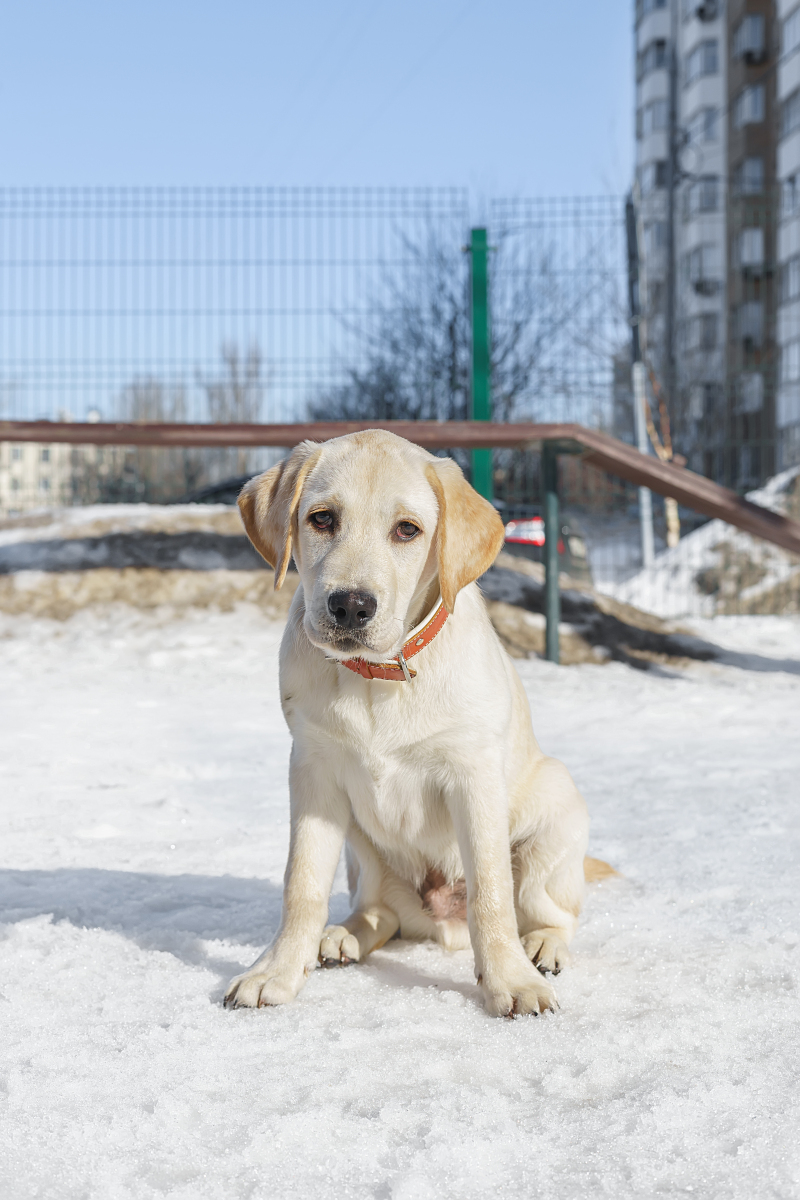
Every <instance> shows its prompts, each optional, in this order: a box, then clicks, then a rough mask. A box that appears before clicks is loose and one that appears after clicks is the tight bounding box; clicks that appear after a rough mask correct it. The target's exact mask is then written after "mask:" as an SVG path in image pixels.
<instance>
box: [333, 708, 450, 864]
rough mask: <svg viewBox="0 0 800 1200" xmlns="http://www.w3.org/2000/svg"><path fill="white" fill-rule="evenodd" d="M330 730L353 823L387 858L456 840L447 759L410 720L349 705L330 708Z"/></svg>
mask: <svg viewBox="0 0 800 1200" xmlns="http://www.w3.org/2000/svg"><path fill="white" fill-rule="evenodd" d="M395 686H398V685H395ZM325 726H326V729H325V732H326V734H327V737H329V738H330V739H331V740H332V741H333V742H335V746H336V753H335V757H336V759H337V760H338V763H339V765H340V771H341V776H342V777H341V783H342V785H343V787H344V790H345V791H346V792H347V795H348V796H349V799H350V803H351V806H352V809H353V815H354V817H355V819H356V821H357V822H358V823H359V825H360V826H361V828H362V829H363V830H364V831H365V832H366V833H368V834H369V836H370V837H371V838H372V839H373V841H375V842H376V843H377V844H378V845H380V846H382V847H383V848H384V849H387V850H390V849H392V848H397V849H400V848H401V847H402V848H404V849H407V850H412V849H415V850H423V849H424V850H426V851H430V850H431V849H432V847H433V846H437V847H438V846H441V845H442V844H443V843H449V842H451V841H452V840H453V837H454V831H453V827H452V823H451V821H450V817H449V814H448V811H447V807H446V805H445V802H444V796H443V790H444V789H443V782H444V775H445V772H446V769H445V764H444V760H443V756H442V754H441V752H440V751H439V750H438V749H437V746H436V739H435V737H432V736H431V735H430V731H429V730H428V729H427V728H426V727H425V726H424V725H419V724H418V722H417V721H416V720H415V716H414V713H413V712H411V713H409V712H404V711H403V710H402V708H399V707H398V706H396V705H391V704H390V705H387V706H386V707H381V706H380V705H372V706H366V705H363V704H359V703H357V702H353V701H352V700H348V698H347V697H345V698H344V699H343V700H342V701H341V702H340V703H338V704H337V703H334V704H332V705H331V706H330V707H329V709H328V711H327V713H326V721H325ZM332 748H333V747H332Z"/></svg>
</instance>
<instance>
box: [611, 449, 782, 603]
mask: <svg viewBox="0 0 800 1200" xmlns="http://www.w3.org/2000/svg"><path fill="white" fill-rule="evenodd" d="M798 484H800V466H798V467H791V468H790V469H789V470H787V471H783V472H782V473H781V474H780V475H776V476H775V477H774V478H773V479H771V480H769V482H768V483H767V484H766V485H765V486H764V487H763V488H761V489H759V490H758V491H756V492H751V493H750V494H749V495H748V499H749V500H752V501H753V502H754V503H756V504H760V505H761V506H762V507H764V508H770V509H772V510H773V511H775V512H785V511H786V510H787V506H791V505H792V502H793V501H794V500H795V499H796V497H797V495H798V494H800V493H798ZM793 515H794V514H793ZM593 565H594V564H593ZM602 590H603V591H605V592H607V593H608V594H609V595H611V596H613V597H614V598H615V599H617V600H621V601H623V602H624V603H626V604H633V605H635V606H636V607H637V608H642V609H645V610H646V611H647V612H652V613H655V614H657V615H658V616H660V617H665V618H674V617H685V616H697V617H712V616H715V615H717V614H733V613H776V614H780V613H797V612H800V559H798V557H797V556H796V555H792V554H789V553H787V552H786V551H784V550H781V549H780V548H779V547H778V546H774V545H772V543H770V542H765V541H762V540H761V539H760V538H756V537H751V536H750V534H747V533H742V531H741V530H739V529H737V528H736V527H735V526H733V525H728V524H726V522H724V521H720V520H713V521H709V522H708V524H707V525H703V526H701V528H700V529H697V530H695V531H694V533H690V534H689V535H688V536H687V537H683V538H681V540H680V542H679V544H678V545H677V546H675V547H674V548H673V549H671V550H663V551H662V552H661V553H659V554H657V555H656V557H655V560H654V562H653V565H652V566H651V567H648V568H644V569H642V570H640V571H638V572H637V573H636V574H635V575H633V576H632V577H630V578H628V579H625V580H624V581H623V582H620V583H614V582H613V581H612V580H611V579H607V578H604V579H603V582H602Z"/></svg>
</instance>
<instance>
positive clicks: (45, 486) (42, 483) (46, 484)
mask: <svg viewBox="0 0 800 1200" xmlns="http://www.w3.org/2000/svg"><path fill="white" fill-rule="evenodd" d="M39 491H40V492H49V491H50V480H49V479H47V478H46V477H45V478H42V479H40V480H39Z"/></svg>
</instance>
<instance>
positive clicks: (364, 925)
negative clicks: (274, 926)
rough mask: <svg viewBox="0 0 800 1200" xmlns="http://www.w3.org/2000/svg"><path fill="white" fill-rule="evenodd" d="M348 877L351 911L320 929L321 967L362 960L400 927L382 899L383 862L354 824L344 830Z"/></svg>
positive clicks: (339, 965)
mask: <svg viewBox="0 0 800 1200" xmlns="http://www.w3.org/2000/svg"><path fill="white" fill-rule="evenodd" d="M346 853H347V878H348V884H349V887H350V898H351V901H352V903H353V912H352V913H351V914H350V916H349V917H348V918H347V920H345V921H343V922H342V924H341V925H329V926H328V927H327V929H325V930H324V931H323V934H322V939H321V941H320V946H319V961H320V963H321V964H322V966H324V967H345V966H348V965H349V964H350V963H354V962H361V961H362V960H363V959H364V958H366V956H367V955H368V954H369V953H370V951H372V950H378V949H380V947H381V946H383V945H384V943H385V942H388V941H389V938H391V937H394V935H395V934H396V933H397V930H398V929H399V928H400V918H399V917H398V916H397V914H396V913H395V912H393V911H392V909H391V908H388V907H387V906H386V904H384V903H383V890H384V889H383V883H384V870H385V867H384V864H383V863H382V861H381V859H380V856H379V854H378V852H377V850H376V849H375V847H374V846H373V845H372V843H371V842H370V841H369V839H368V838H366V837H365V836H364V834H363V833H362V832H361V830H360V829H358V827H357V826H355V825H353V824H351V825H350V828H349V829H348V832H347V850H346Z"/></svg>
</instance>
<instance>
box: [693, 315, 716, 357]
mask: <svg viewBox="0 0 800 1200" xmlns="http://www.w3.org/2000/svg"><path fill="white" fill-rule="evenodd" d="M687 334H688V337H687V347H686V348H687V350H689V351H696V350H702V351H706V352H708V351H709V350H716V349H717V346H718V345H719V315H718V314H717V313H698V315H697V316H695V317H691V318H690V319H689V322H688V329H687Z"/></svg>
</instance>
